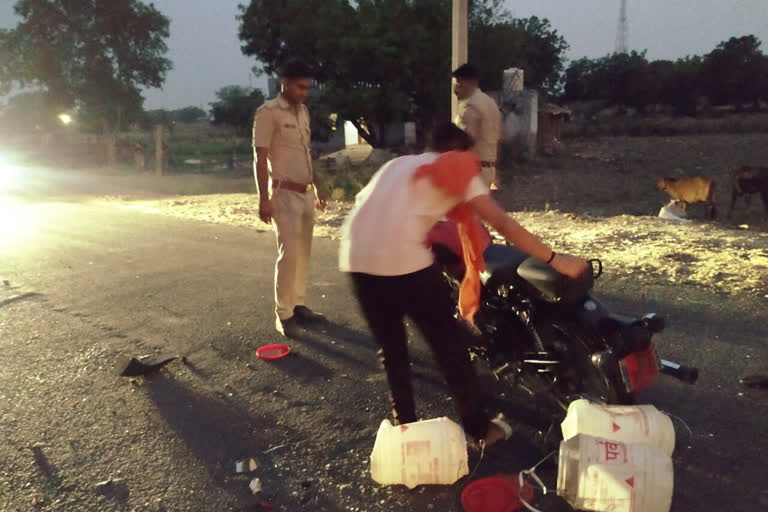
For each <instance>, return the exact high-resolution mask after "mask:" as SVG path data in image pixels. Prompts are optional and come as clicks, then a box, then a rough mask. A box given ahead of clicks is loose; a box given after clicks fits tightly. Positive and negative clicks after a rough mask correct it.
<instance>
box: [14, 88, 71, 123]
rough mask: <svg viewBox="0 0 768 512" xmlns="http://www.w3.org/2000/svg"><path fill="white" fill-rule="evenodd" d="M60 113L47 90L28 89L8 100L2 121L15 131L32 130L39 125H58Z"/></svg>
mask: <svg viewBox="0 0 768 512" xmlns="http://www.w3.org/2000/svg"><path fill="white" fill-rule="evenodd" d="M60 113H61V112H59V111H57V110H56V105H53V104H51V102H50V96H49V95H47V94H45V92H43V91H26V92H22V93H19V94H16V95H14V96H12V97H11V98H10V99H9V100H8V104H7V105H6V106H5V108H4V109H3V110H2V112H1V113H0V123H2V125H3V127H4V128H6V129H11V128H12V129H13V130H14V131H15V132H25V131H31V130H34V129H36V128H38V127H39V128H47V129H50V128H52V127H54V126H56V125H57V123H58V120H57V116H58V115H59V114H60Z"/></svg>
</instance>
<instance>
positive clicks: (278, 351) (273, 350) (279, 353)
mask: <svg viewBox="0 0 768 512" xmlns="http://www.w3.org/2000/svg"><path fill="white" fill-rule="evenodd" d="M290 352H291V349H290V347H289V346H288V345H280V344H277V345H265V346H263V347H260V348H257V349H256V355H257V356H259V357H260V358H262V359H264V360H265V361H271V360H273V359H280V358H281V357H285V356H287V355H288V354H289V353H290Z"/></svg>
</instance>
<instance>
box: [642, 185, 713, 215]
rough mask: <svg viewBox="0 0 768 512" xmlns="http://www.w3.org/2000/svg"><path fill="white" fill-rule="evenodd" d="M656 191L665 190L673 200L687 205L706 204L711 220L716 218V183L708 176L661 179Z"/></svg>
mask: <svg viewBox="0 0 768 512" xmlns="http://www.w3.org/2000/svg"><path fill="white" fill-rule="evenodd" d="M656 189H658V190H663V191H664V192H666V193H667V194H669V197H671V198H672V199H674V200H676V201H682V202H683V203H685V204H686V205H688V204H691V203H705V204H706V205H707V206H708V211H709V218H710V219H714V218H715V214H716V211H715V202H714V193H715V182H714V181H712V178H709V177H707V176H690V177H688V176H684V177H681V178H669V177H666V178H659V179H658V180H657V181H656Z"/></svg>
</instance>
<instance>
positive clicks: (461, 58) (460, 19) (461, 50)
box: [451, 0, 469, 120]
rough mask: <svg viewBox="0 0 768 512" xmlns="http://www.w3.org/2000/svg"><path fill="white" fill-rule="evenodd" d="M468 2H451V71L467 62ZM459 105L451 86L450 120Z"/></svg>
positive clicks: (454, 116) (456, 0)
mask: <svg viewBox="0 0 768 512" xmlns="http://www.w3.org/2000/svg"><path fill="white" fill-rule="evenodd" d="M468 3H469V1H468V0H453V18H452V20H453V23H452V30H451V71H453V70H454V69H456V68H457V67H459V66H461V65H462V64H465V63H466V62H467V54H468V50H467V47H468V45H467V32H468V28H467V27H468V24H469V21H468V20H469V12H468V8H467V4H468ZM458 109H459V103H458V100H457V99H456V96H454V94H453V86H451V120H455V119H456V114H457V113H458Z"/></svg>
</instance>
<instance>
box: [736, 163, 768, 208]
mask: <svg viewBox="0 0 768 512" xmlns="http://www.w3.org/2000/svg"><path fill="white" fill-rule="evenodd" d="M731 179H732V181H731V183H732V186H733V190H732V192H731V209H730V210H729V211H728V217H730V216H731V215H732V214H733V207H734V206H735V205H736V199H737V198H739V197H740V196H745V197H744V201H746V202H749V198H750V194H757V193H760V196H761V197H762V198H763V207H764V208H765V216H766V218H767V219H768V167H749V166H744V167H739V168H738V169H735V170H734V171H733V172H732V173H731Z"/></svg>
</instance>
